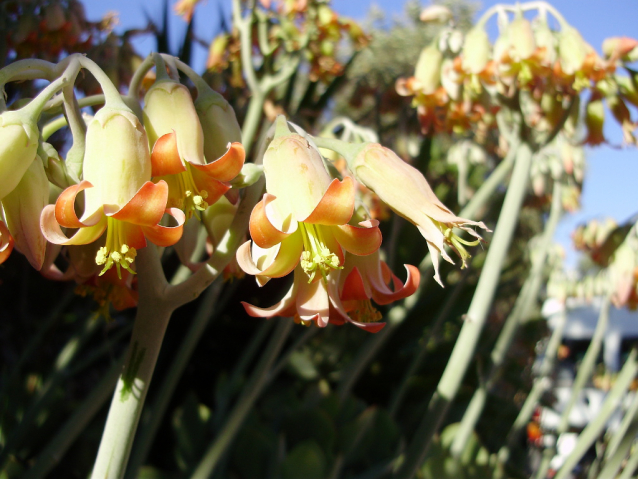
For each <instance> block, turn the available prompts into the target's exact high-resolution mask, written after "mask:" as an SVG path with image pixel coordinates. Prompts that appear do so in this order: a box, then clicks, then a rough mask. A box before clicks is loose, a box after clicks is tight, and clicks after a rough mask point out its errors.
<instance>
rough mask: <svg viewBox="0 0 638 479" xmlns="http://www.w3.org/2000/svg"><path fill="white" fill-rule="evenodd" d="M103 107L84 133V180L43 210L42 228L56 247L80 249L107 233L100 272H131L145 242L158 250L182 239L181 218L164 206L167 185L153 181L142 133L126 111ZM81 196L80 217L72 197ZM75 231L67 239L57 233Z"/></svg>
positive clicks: (100, 253)
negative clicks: (169, 221)
mask: <svg viewBox="0 0 638 479" xmlns="http://www.w3.org/2000/svg"><path fill="white" fill-rule="evenodd" d="M123 108H124V107H122V108H111V107H108V106H105V107H104V108H102V109H101V110H100V111H99V112H98V113H97V114H96V115H95V117H94V118H93V120H92V121H91V122H90V123H89V125H88V129H87V133H86V151H85V156H84V165H83V172H84V180H83V181H81V182H80V183H78V184H77V185H73V186H70V187H69V188H67V189H66V190H64V191H63V192H62V193H61V194H60V196H59V197H58V199H57V201H56V203H55V205H48V206H47V207H45V208H44V210H43V211H42V215H41V217H40V226H41V228H42V233H43V234H44V236H45V237H46V239H47V240H48V241H50V242H51V243H54V244H60V245H82V244H88V243H92V242H94V241H96V240H97V239H98V238H99V237H100V236H102V234H103V233H104V231H106V238H105V244H104V246H102V247H101V248H100V249H99V250H98V252H97V255H96V258H95V261H96V263H97V264H98V265H103V266H104V268H103V269H102V272H101V273H100V274H104V273H105V272H106V271H107V270H108V269H109V268H111V267H112V266H113V265H115V266H116V268H117V271H118V275H119V273H120V268H124V269H125V270H127V271H129V272H131V273H133V272H134V271H133V270H132V269H131V265H132V263H133V262H134V261H135V256H136V254H137V249H139V248H143V247H144V246H146V239H149V240H150V241H152V242H153V243H155V244H156V245H158V246H170V245H173V244H175V243H176V242H177V241H178V240H179V238H180V237H181V235H182V226H183V224H184V214H183V213H182V212H181V211H179V210H177V209H175V208H168V209H167V208H166V201H167V198H168V185H167V184H166V183H165V182H163V181H160V182H158V183H157V184H154V183H152V182H151V181H150V179H151V161H150V155H149V151H148V142H147V139H146V133H145V132H144V128H143V127H142V125H141V123H140V121H139V120H138V119H137V117H136V116H135V115H134V114H133V113H132V112H131V111H130V110H128V109H126V110H125V109H123ZM81 191H85V195H84V200H85V201H84V203H85V207H84V213H83V215H82V217H81V218H78V217H77V216H76V213H75V198H76V196H77V195H78V194H79V193H80V192H81ZM164 213H167V214H169V215H170V216H172V217H173V218H174V219H175V220H176V221H177V226H175V227H164V226H160V225H159V224H158V223H159V222H160V220H161V219H162V216H163V215H164ZM60 227H64V228H78V231H77V232H76V233H75V234H74V235H73V236H72V237H71V238H68V237H67V236H66V235H65V234H64V233H63V232H62V230H61V228H60Z"/></svg>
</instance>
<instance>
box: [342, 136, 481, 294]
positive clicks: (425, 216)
mask: <svg viewBox="0 0 638 479" xmlns="http://www.w3.org/2000/svg"><path fill="white" fill-rule="evenodd" d="M349 167H350V170H351V171H352V173H353V174H354V176H355V178H356V179H358V180H359V181H360V182H361V183H363V184H364V185H365V186H367V187H368V188H370V189H371V190H372V191H374V192H375V193H376V194H377V195H378V196H379V198H381V200H382V201H384V202H385V203H386V204H387V205H388V206H390V208H392V209H393V210H394V211H395V212H396V213H397V214H399V215H400V216H403V217H404V218H406V219H407V220H408V221H410V222H411V223H413V224H414V225H416V227H417V228H418V229H419V231H420V232H421V234H422V235H423V237H424V238H425V240H426V241H427V245H428V249H429V250H430V254H431V256H432V264H433V265H434V271H435V274H434V278H435V279H436V280H437V282H438V283H439V284H441V286H442V285H443V284H442V282H441V278H440V276H439V270H438V265H439V257H438V255H439V254H440V255H441V256H442V257H443V259H445V260H446V261H448V262H450V263H452V264H454V261H452V258H450V256H449V255H448V254H447V252H446V250H445V245H447V246H449V247H451V248H452V249H453V250H454V251H455V252H456V253H457V254H458V255H459V257H460V258H461V261H462V267H465V266H466V262H467V260H468V259H469V258H470V254H469V253H468V252H467V250H466V249H465V247H464V246H475V245H477V244H478V243H479V242H480V241H481V237H480V236H479V235H478V233H476V232H475V231H474V230H473V229H472V228H470V226H478V227H479V228H482V229H484V230H487V227H486V226H485V225H484V224H483V223H482V222H477V221H471V220H468V219H465V218H460V217H458V216H456V215H455V214H454V213H452V212H451V211H450V210H449V209H448V208H447V207H446V206H445V205H444V204H443V203H442V202H441V201H440V200H439V199H438V198H437V197H436V195H435V194H434V192H433V191H432V188H431V187H430V185H429V184H428V182H427V181H426V179H425V178H424V177H423V175H422V174H421V172H420V171H419V170H417V169H416V168H414V167H413V166H410V165H409V164H407V163H406V162H405V161H403V160H402V159H401V158H399V157H398V156H397V155H396V154H395V153H394V152H393V151H392V150H390V149H388V148H385V147H383V146H381V145H379V144H375V143H370V144H368V145H366V146H364V147H363V148H362V149H361V150H360V151H359V152H358V154H357V155H356V157H355V158H354V159H353V161H352V162H351V164H350V165H349ZM454 228H460V229H462V230H464V231H467V232H468V233H469V234H470V235H472V236H473V237H474V238H476V239H475V240H474V241H466V240H464V239H462V238H461V237H459V236H458V235H457V234H456V233H454ZM488 231H489V230H488Z"/></svg>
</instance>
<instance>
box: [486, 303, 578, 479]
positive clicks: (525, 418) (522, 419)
mask: <svg viewBox="0 0 638 479" xmlns="http://www.w3.org/2000/svg"><path fill="white" fill-rule="evenodd" d="M566 323H567V312H566V311H562V312H561V313H560V317H559V320H558V322H557V324H556V327H555V329H554V332H553V333H552V335H551V337H550V338H549V342H548V343H547V348H546V349H545V356H544V358H543V362H542V364H541V367H540V371H539V373H538V377H537V378H536V379H535V380H534V384H533V386H532V390H531V391H530V393H529V394H528V395H527V398H526V399H525V402H524V403H523V407H521V410H520V411H519V413H518V416H517V417H516V420H515V421H514V424H513V425H512V427H511V428H510V431H509V433H508V435H507V439H506V441H505V445H504V446H503V447H501V449H500V451H499V452H498V464H497V467H496V470H495V473H494V478H501V477H504V473H505V472H504V469H505V463H506V462H507V461H508V459H509V454H510V449H511V447H513V445H514V443H515V442H516V441H517V440H518V437H519V435H520V433H521V431H522V430H523V428H524V427H525V426H526V425H527V423H528V422H529V419H530V418H531V417H532V413H533V412H534V408H535V407H536V405H537V404H538V401H539V400H540V398H541V396H542V395H543V394H544V393H545V391H547V389H548V388H549V387H550V385H551V380H550V379H549V377H548V376H549V375H550V374H551V372H552V371H553V369H554V363H555V362H556V354H557V352H558V348H559V347H560V344H561V342H562V340H563V331H564V329H565V324H566ZM552 457H553V456H552ZM550 459H551V458H550ZM543 479H544V478H543Z"/></svg>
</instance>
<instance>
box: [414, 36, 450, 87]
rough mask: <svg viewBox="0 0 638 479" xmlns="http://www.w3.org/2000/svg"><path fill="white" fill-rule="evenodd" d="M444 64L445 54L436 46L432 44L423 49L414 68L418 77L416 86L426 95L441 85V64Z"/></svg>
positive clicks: (415, 75)
mask: <svg viewBox="0 0 638 479" xmlns="http://www.w3.org/2000/svg"><path fill="white" fill-rule="evenodd" d="M442 64H443V54H442V53H441V51H440V50H439V49H438V48H437V47H436V45H435V44H434V43H433V44H430V45H428V46H427V47H425V48H424V49H423V50H422V51H421V55H419V60H418V61H417V63H416V67H415V70H414V78H415V79H416V82H415V85H414V88H415V89H418V90H420V91H421V93H423V94H425V95H430V94H432V93H434V92H435V91H436V89H437V88H439V86H440V85H441V66H442Z"/></svg>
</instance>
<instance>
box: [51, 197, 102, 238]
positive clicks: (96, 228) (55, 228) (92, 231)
mask: <svg viewBox="0 0 638 479" xmlns="http://www.w3.org/2000/svg"><path fill="white" fill-rule="evenodd" d="M55 209H56V208H55V206H54V205H47V206H46V207H45V208H44V209H43V210H42V214H41V215H40V228H41V229H42V234H43V235H44V237H45V238H46V239H47V241H49V242H51V243H54V244H61V245H80V244H88V243H93V241H95V240H97V239H98V238H99V237H100V236H102V233H104V230H105V229H106V222H107V221H106V216H104V215H102V216H101V217H100V220H99V221H98V223H97V224H95V225H92V226H84V227H82V228H80V229H79V230H78V231H77V232H76V233H75V234H74V235H73V236H72V237H71V238H68V237H67V236H66V235H65V234H64V233H63V232H62V229H61V228H60V225H59V224H58V222H57V221H56V219H55Z"/></svg>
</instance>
